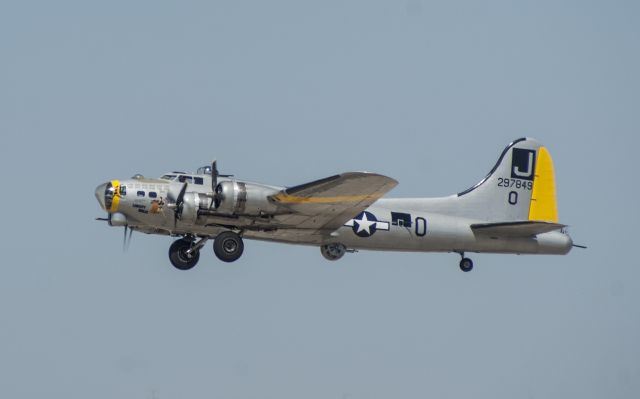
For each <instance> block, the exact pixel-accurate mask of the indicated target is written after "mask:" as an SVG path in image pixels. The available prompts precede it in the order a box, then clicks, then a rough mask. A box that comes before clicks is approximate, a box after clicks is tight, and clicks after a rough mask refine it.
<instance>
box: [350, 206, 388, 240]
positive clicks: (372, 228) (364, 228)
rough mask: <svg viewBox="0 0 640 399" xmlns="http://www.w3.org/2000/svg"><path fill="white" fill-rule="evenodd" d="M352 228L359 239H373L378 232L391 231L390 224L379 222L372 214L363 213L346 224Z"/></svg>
mask: <svg viewBox="0 0 640 399" xmlns="http://www.w3.org/2000/svg"><path fill="white" fill-rule="evenodd" d="M344 225H345V226H348V227H351V228H352V229H353V232H354V233H355V235H357V236H358V237H362V238H366V237H371V236H372V235H374V234H375V232H376V231H378V230H389V222H381V221H379V220H378V219H377V218H376V217H375V215H374V214H373V213H371V212H367V211H362V212H360V213H359V214H358V216H356V217H355V218H353V219H351V220H349V221H348V222H347V223H345V224H344Z"/></svg>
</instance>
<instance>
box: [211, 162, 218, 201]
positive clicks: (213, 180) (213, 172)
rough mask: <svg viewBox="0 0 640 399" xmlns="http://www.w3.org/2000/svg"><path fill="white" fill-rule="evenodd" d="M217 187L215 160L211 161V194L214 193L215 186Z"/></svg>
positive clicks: (216, 163)
mask: <svg viewBox="0 0 640 399" xmlns="http://www.w3.org/2000/svg"><path fill="white" fill-rule="evenodd" d="M217 185H218V161H216V160H215V159H214V160H213V161H211V192H213V193H215V192H216V186H217Z"/></svg>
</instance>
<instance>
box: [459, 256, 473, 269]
mask: <svg viewBox="0 0 640 399" xmlns="http://www.w3.org/2000/svg"><path fill="white" fill-rule="evenodd" d="M460 256H461V257H462V260H460V270H462V271H463V272H465V273H466V272H470V271H471V270H472V269H473V261H472V260H471V259H469V258H465V257H464V252H460Z"/></svg>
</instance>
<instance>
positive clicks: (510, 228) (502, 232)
mask: <svg viewBox="0 0 640 399" xmlns="http://www.w3.org/2000/svg"><path fill="white" fill-rule="evenodd" d="M564 227H566V226H565V225H564V224H559V223H551V222H538V221H528V220H526V221H516V222H503V223H477V224H472V225H471V229H472V230H473V232H474V233H476V234H483V235H488V236H492V237H532V236H535V235H538V234H542V233H548V232H550V231H554V230H560V229H562V228H564Z"/></svg>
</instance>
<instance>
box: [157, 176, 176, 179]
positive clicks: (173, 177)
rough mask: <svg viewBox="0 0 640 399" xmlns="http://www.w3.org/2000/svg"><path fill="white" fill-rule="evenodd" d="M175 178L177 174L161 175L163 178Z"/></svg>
mask: <svg viewBox="0 0 640 399" xmlns="http://www.w3.org/2000/svg"><path fill="white" fill-rule="evenodd" d="M175 178H176V175H164V176H162V177H161V179H164V180H173V179H175Z"/></svg>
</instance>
